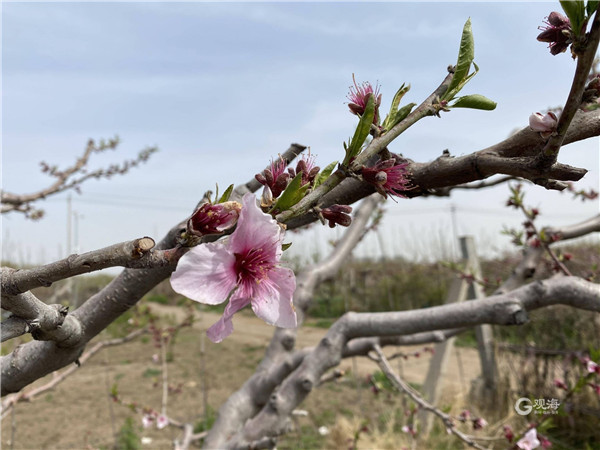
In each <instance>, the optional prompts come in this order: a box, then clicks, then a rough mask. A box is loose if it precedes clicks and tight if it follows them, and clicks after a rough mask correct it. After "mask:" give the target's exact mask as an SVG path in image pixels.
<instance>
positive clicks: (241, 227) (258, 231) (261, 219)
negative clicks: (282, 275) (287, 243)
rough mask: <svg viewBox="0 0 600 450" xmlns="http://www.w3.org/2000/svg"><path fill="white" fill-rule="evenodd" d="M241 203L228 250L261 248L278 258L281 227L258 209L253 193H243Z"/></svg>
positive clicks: (242, 250)
mask: <svg viewBox="0 0 600 450" xmlns="http://www.w3.org/2000/svg"><path fill="white" fill-rule="evenodd" d="M242 203H243V206H242V212H241V213H240V218H239V220H238V224H237V228H236V230H235V232H234V233H233V235H232V236H231V239H230V241H229V244H228V247H229V251H230V252H231V253H244V252H245V251H247V250H248V248H262V249H263V251H265V253H267V254H269V255H272V256H273V258H277V259H279V256H281V244H280V242H281V238H280V235H281V228H280V227H279V225H277V222H275V220H274V219H273V218H272V217H271V216H270V215H269V214H265V213H264V212H262V211H261V210H260V208H259V207H258V206H257V205H256V198H255V197H254V195H253V194H249V193H248V194H246V195H244V198H243V199H242ZM277 244H279V246H278V245H277ZM273 262H275V261H273Z"/></svg>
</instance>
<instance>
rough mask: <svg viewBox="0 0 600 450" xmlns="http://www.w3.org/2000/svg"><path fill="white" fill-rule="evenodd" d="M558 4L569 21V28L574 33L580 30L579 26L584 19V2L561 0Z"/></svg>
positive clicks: (580, 0)
mask: <svg viewBox="0 0 600 450" xmlns="http://www.w3.org/2000/svg"><path fill="white" fill-rule="evenodd" d="M560 6H562V9H563V11H564V12H565V14H566V15H567V17H568V18H569V20H570V21H571V28H572V29H573V32H574V33H575V34H579V33H580V32H581V26H582V25H583V21H584V19H585V4H584V2H583V0H575V1H573V0H568V1H567V0H561V1H560Z"/></svg>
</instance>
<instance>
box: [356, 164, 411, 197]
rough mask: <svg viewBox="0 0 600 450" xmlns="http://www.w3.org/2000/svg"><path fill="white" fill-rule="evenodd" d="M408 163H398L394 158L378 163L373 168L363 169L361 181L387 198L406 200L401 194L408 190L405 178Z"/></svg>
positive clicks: (407, 181) (407, 182)
mask: <svg viewBox="0 0 600 450" xmlns="http://www.w3.org/2000/svg"><path fill="white" fill-rule="evenodd" d="M407 167H408V163H398V161H397V160H396V159H395V158H391V159H387V160H385V161H381V160H380V161H379V162H378V163H377V164H375V165H374V166H373V167H363V168H362V170H361V174H362V177H363V179H364V180H365V181H366V182H367V183H370V184H372V185H374V186H375V189H377V192H379V193H380V194H381V195H383V196H384V197H386V198H387V196H388V194H389V195H391V196H398V197H402V198H406V196H405V195H403V194H401V192H403V191H406V190H407V189H409V183H410V182H409V180H408V179H407V178H406V173H407V171H406V168H407Z"/></svg>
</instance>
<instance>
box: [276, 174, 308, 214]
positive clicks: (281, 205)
mask: <svg viewBox="0 0 600 450" xmlns="http://www.w3.org/2000/svg"><path fill="white" fill-rule="evenodd" d="M309 186H310V185H309V184H308V183H307V184H305V185H304V186H302V172H299V173H298V174H297V175H296V176H295V177H294V179H293V180H292V181H291V182H290V184H288V186H287V187H286V188H285V191H283V193H282V194H281V196H280V197H279V198H278V199H277V203H275V206H274V208H276V209H278V210H279V211H285V210H286V209H289V208H291V207H292V206H294V205H295V204H296V203H298V202H299V201H300V200H301V199H302V197H304V194H305V193H306V190H307V189H308V188H309Z"/></svg>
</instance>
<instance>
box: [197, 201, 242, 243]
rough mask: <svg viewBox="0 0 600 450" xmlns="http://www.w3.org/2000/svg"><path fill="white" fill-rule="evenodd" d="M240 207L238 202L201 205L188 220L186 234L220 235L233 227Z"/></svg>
mask: <svg viewBox="0 0 600 450" xmlns="http://www.w3.org/2000/svg"><path fill="white" fill-rule="evenodd" d="M241 209H242V205H240V204H239V203H238V202H224V203H217V204H216V205H213V204H211V203H209V202H207V203H204V204H202V206H200V207H199V208H198V209H197V210H196V211H194V214H192V217H190V219H189V220H188V223H187V228H188V232H189V233H191V234H193V235H195V236H204V235H207V234H220V233H222V232H223V231H225V230H227V229H229V228H231V227H233V226H234V225H235V224H236V222H237V220H238V217H239V215H240V211H241Z"/></svg>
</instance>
